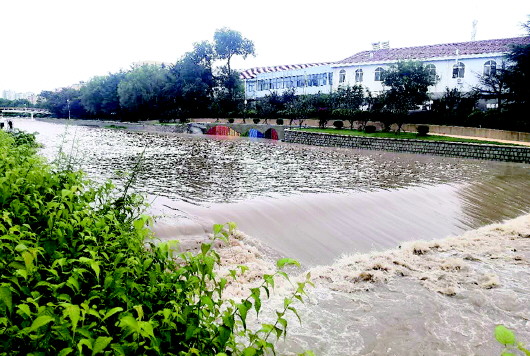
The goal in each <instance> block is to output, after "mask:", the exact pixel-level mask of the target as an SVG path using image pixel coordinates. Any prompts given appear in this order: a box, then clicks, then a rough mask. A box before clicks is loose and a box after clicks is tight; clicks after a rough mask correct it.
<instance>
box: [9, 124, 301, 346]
mask: <svg viewBox="0 0 530 356" xmlns="http://www.w3.org/2000/svg"><path fill="white" fill-rule="evenodd" d="M35 147H36V145H35V140H34V136H32V135H27V134H23V133H17V137H16V138H13V137H11V136H10V135H9V134H8V133H5V132H0V181H1V184H0V208H1V211H2V213H1V216H0V355H18V354H28V352H30V353H32V354H34V355H37V354H38V355H68V354H92V355H95V354H100V353H104V354H117V355H130V354H142V355H144V354H145V355H162V354H163V355H240V354H243V355H258V354H263V353H264V352H265V351H266V350H272V351H274V346H273V344H272V343H271V342H270V341H269V340H268V338H269V336H271V335H273V336H274V337H280V336H282V335H285V332H286V327H287V320H286V319H285V317H284V316H285V313H286V312H295V313H296V310H295V309H294V308H293V306H292V305H291V303H292V301H293V298H296V299H299V300H301V296H302V294H303V293H304V287H305V284H306V283H308V281H307V280H306V281H303V282H300V283H298V285H297V287H296V288H295V291H294V292H293V294H292V296H291V297H290V298H286V299H285V301H284V307H283V309H282V310H280V311H278V312H277V314H276V317H275V318H274V320H275V321H273V323H271V324H263V325H261V328H259V330H258V331H251V330H250V329H249V328H247V324H246V322H247V314H248V313H249V312H250V311H251V310H255V311H256V312H260V310H261V303H262V298H261V296H262V295H264V294H265V293H266V294H267V295H268V294H269V291H270V289H271V288H273V287H274V280H275V277H276V276H277V275H281V276H284V277H287V275H286V274H285V273H284V272H282V271H278V272H277V274H275V275H264V276H263V278H264V281H263V283H262V284H261V286H258V287H256V288H252V289H250V291H249V297H248V298H246V299H244V300H241V301H234V300H230V299H228V300H227V299H224V295H223V292H224V290H225V287H226V285H227V283H230V280H231V279H236V278H237V275H238V274H240V273H243V272H244V271H245V268H244V267H239V268H237V269H238V270H237V271H236V270H232V271H231V272H230V276H227V277H226V278H223V277H220V276H217V275H216V268H217V267H218V265H219V263H220V257H219V255H218V253H217V252H216V251H215V250H213V249H212V244H204V245H202V246H201V250H200V251H198V252H196V253H191V252H186V253H176V252H175V249H174V245H175V242H166V243H159V244H155V243H153V241H152V240H151V239H150V237H151V234H150V231H149V230H148V229H147V227H146V224H148V223H149V221H150V219H149V218H148V217H146V216H144V215H141V214H140V212H141V208H142V200H141V199H140V198H139V197H138V196H135V195H129V194H127V193H126V192H117V191H116V190H114V189H113V188H112V187H111V185H110V184H106V185H103V186H99V187H96V186H93V185H92V184H91V183H90V182H89V181H87V180H86V179H85V178H84V177H83V174H82V173H81V172H78V171H74V170H72V169H70V168H71V167H70V165H69V163H68V162H69V161H68V160H66V161H63V162H62V163H60V164H55V165H48V164H46V163H45V162H44V161H43V159H41V158H40V157H39V156H37V155H36V154H35V150H36V149H35ZM231 229H233V225H229V226H228V228H224V227H223V226H222V225H216V226H215V227H214V232H215V234H216V236H218V237H220V238H222V239H227V238H228V237H229V235H230V231H231ZM290 264H297V263H296V261H293V260H290V259H283V260H280V261H278V267H279V268H282V267H283V266H284V265H290Z"/></svg>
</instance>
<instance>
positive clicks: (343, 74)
mask: <svg viewBox="0 0 530 356" xmlns="http://www.w3.org/2000/svg"><path fill="white" fill-rule="evenodd" d="M345 81H346V70H345V69H341V70H340V71H339V84H342V83H344V82H345Z"/></svg>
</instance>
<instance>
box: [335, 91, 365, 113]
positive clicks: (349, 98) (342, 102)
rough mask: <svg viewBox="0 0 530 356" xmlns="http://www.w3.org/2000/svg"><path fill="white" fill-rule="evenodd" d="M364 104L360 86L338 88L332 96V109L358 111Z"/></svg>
mask: <svg viewBox="0 0 530 356" xmlns="http://www.w3.org/2000/svg"><path fill="white" fill-rule="evenodd" d="M363 102H364V90H363V87H362V85H354V86H352V87H350V86H347V87H346V88H344V87H339V88H338V89H337V92H336V93H334V94H333V106H334V109H348V110H358V109H359V108H360V107H361V105H362V104H363Z"/></svg>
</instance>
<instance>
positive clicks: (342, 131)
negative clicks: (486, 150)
mask: <svg viewBox="0 0 530 356" xmlns="http://www.w3.org/2000/svg"><path fill="white" fill-rule="evenodd" d="M296 130H301V131H308V132H321V133H327V134H333V135H352V136H362V137H379V138H399V139H404V140H425V141H445V142H467V143H480V144H489V145H511V146H517V144H512V143H504V142H497V141H484V140H474V139H469V138H459V137H451V136H437V135H427V136H418V134H416V133H415V132H401V133H399V134H396V133H395V132H375V133H365V132H364V131H359V130H350V129H340V130H339V129H331V128H329V129H320V128H303V129H296Z"/></svg>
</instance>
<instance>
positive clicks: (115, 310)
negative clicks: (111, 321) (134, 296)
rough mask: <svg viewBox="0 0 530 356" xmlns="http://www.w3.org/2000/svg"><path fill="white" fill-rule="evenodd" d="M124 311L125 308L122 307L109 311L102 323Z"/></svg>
mask: <svg viewBox="0 0 530 356" xmlns="http://www.w3.org/2000/svg"><path fill="white" fill-rule="evenodd" d="M122 311H123V308H122V307H116V308H112V309H111V310H109V311H108V312H107V313H106V314H105V316H104V317H103V319H102V320H101V321H104V320H105V319H107V318H109V317H111V316H113V315H114V314H116V313H119V312H122Z"/></svg>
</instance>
